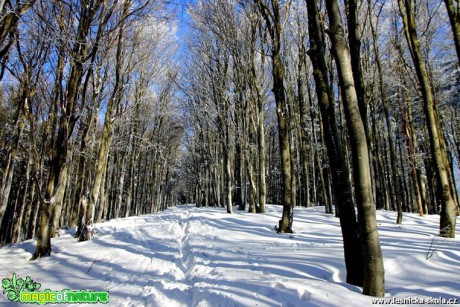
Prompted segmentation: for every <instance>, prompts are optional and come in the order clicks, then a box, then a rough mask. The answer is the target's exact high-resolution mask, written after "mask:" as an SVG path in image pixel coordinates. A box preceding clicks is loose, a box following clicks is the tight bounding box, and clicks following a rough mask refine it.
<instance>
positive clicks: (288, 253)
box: [0, 205, 460, 307]
mask: <svg viewBox="0 0 460 307" xmlns="http://www.w3.org/2000/svg"><path fill="white" fill-rule="evenodd" d="M280 217H281V208H280V207H278V206H267V213H265V214H257V215H255V214H249V213H246V212H239V211H235V212H234V214H231V215H230V214H227V213H225V209H223V208H196V207H194V206H191V205H190V206H178V207H173V208H170V209H167V210H166V211H163V212H160V213H157V214H152V215H144V216H139V217H129V218H124V219H118V220H112V221H109V222H106V223H102V224H95V231H96V233H95V237H94V239H93V240H90V241H86V242H79V243H77V242H76V239H74V238H73V236H72V235H71V234H70V233H63V234H62V235H61V236H60V237H58V238H55V239H53V241H52V244H53V254H52V256H51V257H47V258H43V259H39V260H36V261H28V260H29V259H30V257H31V256H32V253H33V251H34V246H35V241H34V240H29V241H25V242H22V243H20V244H12V245H8V246H5V247H3V248H1V249H0V276H2V278H4V277H11V276H12V274H13V272H16V274H17V275H18V276H20V277H23V278H25V277H26V276H30V277H31V278H32V279H33V280H34V281H36V282H39V283H41V284H42V288H41V289H40V290H44V289H52V290H55V291H60V290H62V289H71V290H80V289H87V290H91V291H109V304H108V305H110V306H168V307H170V306H201V307H206V306H370V305H371V302H372V301H371V300H372V298H371V297H367V296H364V295H362V294H361V289H360V288H358V287H355V286H352V285H349V284H347V283H345V271H344V261H343V248H342V239H341V234H340V225H339V221H338V219H337V218H335V217H333V216H332V215H328V214H325V213H324V207H315V208H295V214H294V225H293V229H294V231H295V233H294V234H277V233H275V232H274V231H273V227H274V226H275V225H276V224H277V223H278V220H279V218H280ZM377 218H378V223H379V231H380V238H381V241H382V250H383V254H384V265H385V271H386V275H385V280H386V292H387V294H386V297H388V298H391V297H397V298H430V297H433V298H439V297H443V298H458V296H459V289H460V274H459V273H458V270H459V268H460V239H458V238H459V237H460V233H459V232H458V231H457V234H456V235H457V239H443V238H439V237H437V236H436V234H437V233H438V224H439V216H425V217H419V216H418V215H415V214H405V216H404V221H403V224H402V225H397V224H395V220H396V214H395V213H394V212H388V211H378V212H377ZM427 258H429V259H427ZM8 304H9V305H14V304H13V303H8V301H7V299H6V297H5V296H4V295H1V294H0V305H8ZM101 305H102V304H101ZM82 306H90V305H88V304H85V305H82ZM411 306H417V305H416V304H414V305H411Z"/></svg>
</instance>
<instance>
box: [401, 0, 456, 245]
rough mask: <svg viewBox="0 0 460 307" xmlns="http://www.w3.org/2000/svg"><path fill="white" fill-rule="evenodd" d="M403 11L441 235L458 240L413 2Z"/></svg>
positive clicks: (406, 0)
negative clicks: (428, 150)
mask: <svg viewBox="0 0 460 307" xmlns="http://www.w3.org/2000/svg"><path fill="white" fill-rule="evenodd" d="M398 5H399V11H400V13H401V16H402V17H403V24H404V33H405V35H406V40H407V43H408V45H409V49H410V51H411V57H412V60H413V62H414V66H415V71H416V73H417V79H418V82H419V84H420V87H421V92H422V96H423V110H424V113H425V117H426V121H427V126H428V140H429V144H430V152H431V156H432V159H433V162H434V171H435V176H436V179H437V180H438V188H437V191H436V198H437V200H438V202H439V203H440V205H441V221H440V235H441V236H443V237H448V238H454V237H455V223H456V219H457V206H456V204H455V201H454V197H453V193H455V190H456V189H455V187H453V186H452V185H451V182H450V180H449V173H448V172H449V171H450V168H449V162H448V156H447V148H446V141H445V137H444V132H443V130H442V127H441V122H440V119H439V114H438V111H437V110H436V105H435V99H434V92H433V88H432V86H431V83H430V79H429V77H428V70H427V67H426V64H425V61H424V59H423V56H422V51H421V46H420V42H419V40H418V36H417V29H416V23H415V16H414V11H413V7H412V0H398Z"/></svg>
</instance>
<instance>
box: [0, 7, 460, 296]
mask: <svg viewBox="0 0 460 307" xmlns="http://www.w3.org/2000/svg"><path fill="white" fill-rule="evenodd" d="M459 162H460V3H459V2H458V0H444V1H434V0H305V1H301V0H252V1H248V0H195V1H187V0H177V1H175V0H173V1H163V0H62V1H55V0H26V1H24V0H22V1H20V0H2V1H0V175H1V179H0V180H1V182H0V183H1V187H0V189H1V193H0V220H1V226H0V246H5V245H7V244H10V243H18V242H22V241H24V240H29V239H35V238H36V240H37V241H36V247H35V252H34V254H33V256H32V259H33V260H35V259H39V258H42V257H46V256H50V255H51V252H52V246H51V238H53V237H56V236H58V234H59V229H72V228H75V229H76V234H75V236H76V237H79V235H80V232H81V231H82V229H83V228H84V226H85V225H92V224H93V223H101V222H104V221H109V220H112V219H118V218H123V217H129V216H139V215H143V214H150V213H155V212H159V211H163V210H165V209H166V208H168V207H171V206H174V205H178V204H192V203H193V204H196V206H197V207H218V208H223V210H226V212H227V213H228V214H232V213H234V211H235V210H241V211H247V212H248V213H254V214H263V213H265V212H266V208H265V205H266V204H278V205H280V206H282V213H281V216H280V219H279V222H278V223H277V225H276V227H275V228H276V231H277V232H279V233H293V232H294V233H295V231H296V218H295V214H294V211H295V208H296V207H314V206H324V208H325V212H326V213H328V214H333V215H335V216H336V217H337V218H339V221H340V228H341V232H342V237H343V249H344V258H345V266H346V271H347V277H346V280H347V282H348V283H350V284H352V285H357V286H362V287H363V293H364V294H366V295H371V296H379V297H380V296H383V295H384V293H385V288H384V268H383V260H382V251H381V246H380V240H379V232H378V226H377V222H376V210H386V211H395V212H397V218H396V219H395V221H394V222H395V223H396V224H401V223H404V215H405V214H406V213H417V214H419V215H420V216H424V215H439V233H438V234H439V236H441V237H445V238H454V237H455V232H456V229H455V226H456V220H457V215H458V214H459V190H460V188H459V187H460V166H459V165H460V163H459ZM356 251H360V252H356Z"/></svg>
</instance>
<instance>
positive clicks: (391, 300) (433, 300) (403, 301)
mask: <svg viewBox="0 0 460 307" xmlns="http://www.w3.org/2000/svg"><path fill="white" fill-rule="evenodd" d="M371 302H372V304H374V305H410V304H427V305H434V304H436V305H437V304H445V305H455V304H459V300H458V298H455V297H451V298H446V297H402V298H401V297H388V298H372V299H371Z"/></svg>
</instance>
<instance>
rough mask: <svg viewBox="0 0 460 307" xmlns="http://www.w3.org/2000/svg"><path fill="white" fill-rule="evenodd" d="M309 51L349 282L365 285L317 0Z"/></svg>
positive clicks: (312, 8) (311, 15)
mask: <svg viewBox="0 0 460 307" xmlns="http://www.w3.org/2000/svg"><path fill="white" fill-rule="evenodd" d="M307 10H308V24H309V38H310V50H309V52H308V54H309V56H310V58H311V62H312V64H313V69H314V70H313V76H314V78H315V83H316V94H317V97H318V104H319V107H320V111H321V117H322V126H323V129H324V137H325V142H326V148H327V153H328V157H329V163H330V166H331V175H332V183H333V185H334V193H335V195H336V199H337V201H338V203H337V205H338V208H339V211H340V225H341V229H342V236H343V242H344V253H345V265H346V268H347V282H348V283H351V284H354V285H358V286H362V284H363V258H362V253H358V254H356V251H361V250H362V246H361V239H360V234H359V227H358V223H357V221H356V213H355V208H354V202H353V194H352V190H351V183H350V182H349V181H348V178H349V172H348V167H347V164H346V161H345V157H344V155H343V148H342V145H341V142H340V137H339V132H338V129H337V124H336V119H335V118H336V116H335V109H334V101H333V96H332V91H331V89H330V87H329V82H328V77H327V76H328V74H327V67H326V61H325V56H324V54H325V42H324V36H323V33H322V29H321V25H320V21H319V12H318V6H317V1H307Z"/></svg>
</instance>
